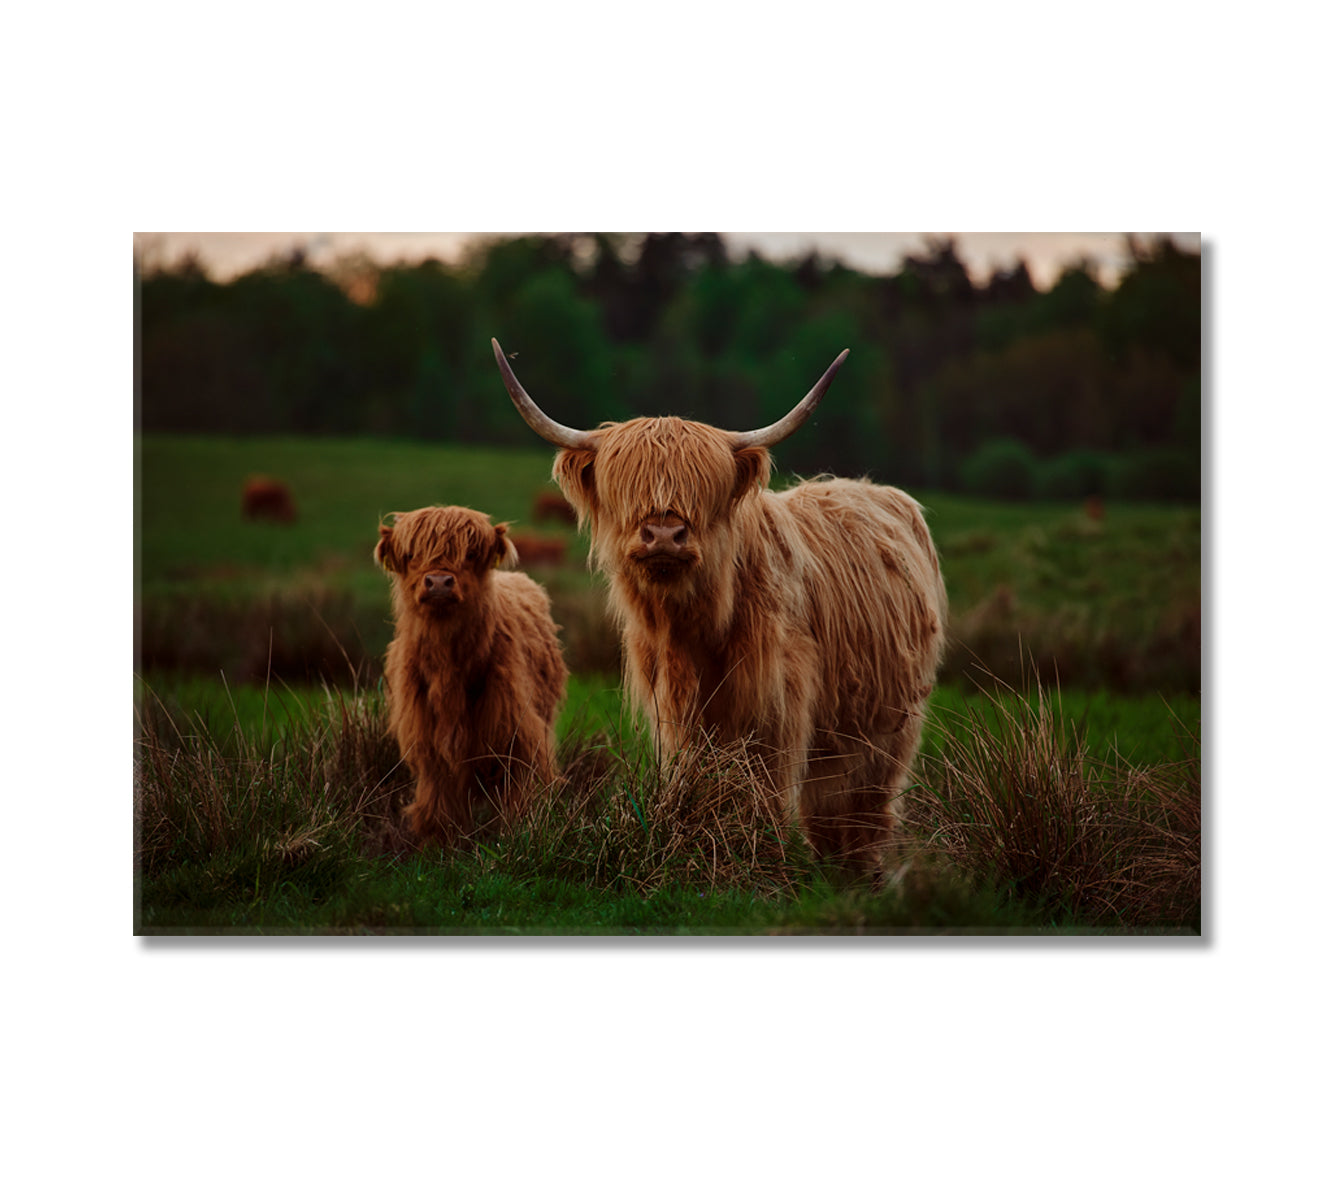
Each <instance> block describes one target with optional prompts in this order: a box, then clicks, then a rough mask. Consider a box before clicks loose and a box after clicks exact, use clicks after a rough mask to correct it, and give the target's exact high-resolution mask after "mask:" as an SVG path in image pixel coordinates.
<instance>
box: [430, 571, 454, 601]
mask: <svg viewBox="0 0 1334 1200" xmlns="http://www.w3.org/2000/svg"><path fill="white" fill-rule="evenodd" d="M422 587H424V588H425V589H426V591H427V592H429V593H433V594H435V595H441V596H443V595H448V594H449V593H450V592H452V591H453V590H454V576H453V575H443V574H442V575H427V576H426V577H425V578H424V579H423V580H422Z"/></svg>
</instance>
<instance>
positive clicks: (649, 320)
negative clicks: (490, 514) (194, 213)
mask: <svg viewBox="0 0 1334 1200" xmlns="http://www.w3.org/2000/svg"><path fill="white" fill-rule="evenodd" d="M1131 248H1132V250H1133V251H1134V261H1133V263H1132V265H1131V267H1130V270H1129V271H1128V273H1127V274H1126V275H1125V276H1124V277H1123V278H1122V279H1121V281H1120V282H1119V284H1118V285H1117V286H1116V287H1114V288H1111V289H1109V288H1105V287H1103V286H1102V285H1101V284H1100V283H1098V282H1097V281H1096V280H1095V279H1094V278H1093V277H1092V275H1091V274H1090V272H1089V270H1088V269H1087V268H1086V266H1084V265H1083V264H1072V265H1071V266H1069V267H1068V269H1067V270H1066V271H1065V273H1064V274H1063V275H1062V277H1061V278H1060V280H1059V281H1058V282H1057V283H1056V284H1055V285H1054V286H1053V287H1052V288H1051V289H1050V290H1049V291H1047V292H1040V291H1038V290H1036V289H1035V288H1034V286H1033V285H1032V283H1031V281H1030V279H1029V276H1028V272H1027V270H1026V269H1025V268H1023V267H1022V266H1020V267H1019V268H1017V269H1015V270H1012V271H1008V272H1001V273H997V274H996V275H994V276H993V277H992V278H991V279H990V280H988V281H986V282H985V283H983V284H976V283H974V282H973V281H972V280H970V278H969V276H968V274H967V272H966V271H965V270H964V268H963V266H962V264H961V263H960V261H959V259H958V257H957V256H956V254H955V251H954V247H953V245H952V243H950V242H948V241H942V242H938V243H935V244H933V245H932V247H931V248H930V250H929V251H928V252H927V253H925V254H923V255H921V256H918V257H910V258H908V259H907V260H905V262H904V263H903V265H902V267H901V269H900V270H899V272H898V273H897V274H894V275H890V276H883V277H881V276H871V275H866V274H863V273H861V272H858V271H854V270H850V269H848V268H847V267H844V266H842V265H841V264H839V263H837V262H829V261H824V260H821V259H818V258H814V257H812V258H808V259H807V260H805V261H803V262H800V263H794V264H787V265H779V264H774V263H770V262H767V261H765V260H763V259H761V258H759V257H755V256H752V257H750V258H747V259H746V260H744V261H741V262H735V261H731V260H729V259H728V258H727V256H726V255H725V253H724V249H723V245H722V242H721V240H720V239H719V238H718V237H717V235H714V234H696V235H684V234H650V235H648V236H646V237H643V238H637V237H633V236H630V235H592V234H580V235H562V236H559V237H540V236H529V237H522V238H509V239H503V240H499V241H493V242H489V243H478V244H477V245H475V246H474V247H473V249H472V252H471V253H470V254H469V255H468V256H467V257H466V258H465V260H464V261H463V262H461V263H459V264H458V265H445V264H442V263H440V262H436V261H428V262H425V263H421V264H417V265H407V264H401V265H398V266H394V267H387V268H382V267H377V266H375V265H373V264H372V263H370V262H368V261H365V260H347V261H344V262H342V263H340V264H339V265H338V266H337V267H336V268H335V269H333V270H332V271H331V272H330V273H329V274H324V273H321V272H317V271H314V270H311V269H309V268H308V267H307V266H306V265H305V264H304V262H302V261H301V260H300V259H299V258H298V259H294V260H283V261H277V262H274V263H272V264H270V265H269V266H267V267H265V268H263V269H260V270H255V271H252V272H250V273H248V274H246V275H243V276H241V277H240V278H238V279H235V280H233V281H231V282H228V283H220V282H216V281H213V280H211V279H210V278H209V277H208V276H207V275H205V274H204V272H203V271H202V270H201V269H199V267H198V266H197V264H194V263H191V262H189V261H186V262H183V263H179V264H175V265H172V266H156V267H153V268H151V269H148V270H146V271H145V272H144V273H143V274H142V275H141V277H140V278H139V279H138V309H137V311H138V324H139V358H138V379H139V418H140V423H141V428H143V429H144V430H150V431H163V432H166V431H170V432H209V433H233V434H236V433H244V434H254V433H283V432H286V433H302V434H313V433H318V434H342V435H349V434H374V435H388V436H409V437H413V438H416V439H432V440H439V439H448V440H451V441H456V442H464V443H477V442H489V443H496V444H510V445H515V446H530V445H531V444H532V435H531V433H530V432H529V431H528V430H527V429H526V428H524V427H523V425H522V424H521V423H520V422H519V421H518V420H516V418H515V416H514V413H513V411H512V410H511V408H510V406H509V404H508V402H507V401H506V399H505V396H504V392H503V390H502V389H501V387H500V385H499V382H498V380H497V377H496V370H495V364H494V362H493V360H492V357H491V350H490V338H491V337H492V336H495V337H498V338H499V339H500V341H501V343H502V344H503V345H504V347H505V349H506V350H507V351H508V352H510V353H511V354H512V355H514V356H516V357H515V362H516V368H517V369H518V371H519V373H520V376H521V378H522V379H523V381H524V383H525V385H526V386H527V387H528V389H529V390H530V391H531V392H532V393H533V395H534V396H535V397H536V398H537V399H538V401H539V403H540V404H542V405H543V407H545V408H546V409H547V410H548V411H549V412H551V413H552V415H553V416H556V417H557V418H558V419H560V420H561V421H564V422H565V423H567V424H571V425H577V426H593V425H596V424H597V423H599V422H601V421H604V420H615V419H619V418H623V417H626V416H630V415H633V414H637V413H676V414H678V415H681V416H690V417H694V418H697V419H700V420H705V421H709V422H710V423H712V424H715V425H720V426H723V427H728V428H749V427H753V426H758V425H763V424H766V423H768V422H769V421H771V420H773V419H775V418H776V417H777V416H778V415H780V414H781V413H782V412H784V411H786V409H787V408H789V407H790V406H791V405H792V404H793V403H795V401H796V400H797V399H799V398H800V397H801V396H802V395H804V394H805V392H806V390H807V389H808V388H809V387H810V386H811V384H812V383H813V382H814V381H815V380H816V379H817V378H818V377H819V374H820V373H821V371H823V370H824V368H825V367H826V366H827V365H828V363H829V362H830V361H831V360H832V359H833V357H834V356H835V355H836V354H837V353H838V352H839V351H840V350H841V349H843V348H844V347H845V346H846V347H851V348H852V351H853V353H852V355H851V356H850V357H849V359H848V361H847V363H846V365H845V366H844V368H843V370H842V372H841V373H840V376H839V379H838V383H837V386H836V388H835V389H834V391H833V392H831V394H830V398H829V399H828V400H827V401H826V402H825V404H824V406H823V407H822V409H821V412H820V414H819V417H818V418H817V419H816V420H815V421H813V422H811V423H810V424H809V425H808V426H807V427H806V428H805V429H803V430H802V431H800V432H799V433H798V434H797V435H796V436H795V437H794V438H793V439H792V440H791V442H790V444H789V445H787V446H785V447H784V459H785V462H786V463H787V465H788V467H789V468H790V469H792V470H794V471H797V472H799V473H801V474H814V473H816V472H819V471H831V472H834V473H836V474H851V475H862V474H870V475H872V476H873V477H875V478H877V479H879V480H881V481H882V482H893V483H899V484H904V485H908V486H913V487H921V486H927V487H943V488H960V487H962V488H967V489H969V490H972V491H974V492H976V493H977V494H983V495H997V496H1002V497H1009V498H1022V497H1027V496H1030V495H1034V494H1037V495H1044V496H1049V497H1052V498H1057V497H1060V498H1067V497H1071V496H1073V495H1074V494H1075V492H1076V491H1077V490H1078V491H1079V492H1080V493H1081V494H1084V495H1087V494H1091V493H1093V492H1099V493H1101V492H1106V493H1108V494H1111V495H1115V496H1119V497H1122V498H1131V497H1134V498H1141V499H1156V500H1187V501H1189V500H1193V499H1198V496H1199V489H1200V428H1201V420H1200V397H1201V389H1200V319H1201V288H1200V260H1199V256H1198V255H1191V254H1186V253H1183V252H1182V251H1181V250H1179V249H1178V248H1177V247H1175V246H1174V244H1173V243H1171V242H1170V241H1167V240H1164V241H1162V242H1158V243H1154V244H1152V245H1132V247H1131ZM1000 444H1005V445H1009V446H1010V447H1011V449H1010V450H1009V451H1007V454H1008V456H1009V458H1008V462H1007V464H1006V465H1004V468H1003V469H1001V466H1000V465H997V464H996V463H995V462H994V461H993V460H995V458H996V455H997V453H998V450H997V446H998V445H1000ZM1015 445H1017V446H1019V447H1020V448H1021V450H1020V452H1019V454H1018V455H1017V454H1016V452H1015V451H1014V449H1013V447H1014V446H1015ZM1020 455H1021V456H1022V457H1021V456H1020ZM1091 456H1097V457H1096V459H1095V458H1094V457H1091ZM1095 462H1096V465H1093V464H1095ZM988 463H991V464H992V466H991V467H990V468H989V469H984V468H986V465H987V464H988ZM1076 463H1077V464H1078V466H1076Z"/></svg>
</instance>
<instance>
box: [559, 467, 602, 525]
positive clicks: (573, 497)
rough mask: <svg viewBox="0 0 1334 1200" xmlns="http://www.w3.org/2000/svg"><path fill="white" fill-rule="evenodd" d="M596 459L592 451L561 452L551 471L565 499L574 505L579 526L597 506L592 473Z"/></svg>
mask: <svg viewBox="0 0 1334 1200" xmlns="http://www.w3.org/2000/svg"><path fill="white" fill-rule="evenodd" d="M596 458H597V452H596V451H594V450H562V451H561V452H560V453H559V454H558V455H556V463H555V466H553V467H552V469H551V474H552V475H553V476H554V478H555V480H556V483H557V484H558V485H559V486H560V490H561V491H562V492H564V493H565V499H567V500H568V501H569V502H570V503H571V504H573V505H574V511H575V512H576V513H577V514H578V516H579V524H580V525H581V526H582V525H583V524H584V522H586V521H587V520H588V517H589V514H590V513H591V512H592V511H593V509H594V508H595V507H596V506H597V479H596V477H595V475H594V472H593V462H594V460H595V459H596Z"/></svg>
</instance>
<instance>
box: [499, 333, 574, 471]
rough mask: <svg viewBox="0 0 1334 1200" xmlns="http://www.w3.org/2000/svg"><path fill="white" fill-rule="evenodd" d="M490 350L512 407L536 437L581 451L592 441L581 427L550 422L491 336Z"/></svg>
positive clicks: (568, 448)
mask: <svg viewBox="0 0 1334 1200" xmlns="http://www.w3.org/2000/svg"><path fill="white" fill-rule="evenodd" d="M491 349H492V350H493V351H494V352H495V355H496V366H498V367H499V368H500V375H501V378H502V379H504V381H505V388H506V390H507V391H508V392H509V394H510V399H511V400H513V401H514V407H515V408H517V409H518V410H519V416H521V417H522V418H523V419H524V420H525V421H527V422H528V424H529V426H530V427H531V429H532V431H533V432H534V433H535V434H537V435H538V437H542V438H545V439H546V440H547V441H549V442H550V443H551V444H552V445H553V446H564V447H565V449H567V450H583V449H585V448H587V447H589V446H591V445H592V444H593V435H592V434H591V433H588V432H586V431H585V430H582V429H571V428H570V427H569V426H568V425H562V424H561V423H560V422H559V421H553V420H552V419H551V418H550V417H549V416H547V414H546V413H544V412H543V411H542V410H541V409H540V408H538V407H537V405H536V404H534V403H533V400H532V397H531V396H529V395H528V393H527V392H525V391H524V390H523V384H521V383H520V382H519V381H518V380H517V379H516V378H515V377H514V372H513V371H512V370H510V364H509V360H508V359H507V358H506V357H505V352H504V351H503V350H502V349H501V348H500V343H499V342H498V341H496V339H495V338H492V339H491Z"/></svg>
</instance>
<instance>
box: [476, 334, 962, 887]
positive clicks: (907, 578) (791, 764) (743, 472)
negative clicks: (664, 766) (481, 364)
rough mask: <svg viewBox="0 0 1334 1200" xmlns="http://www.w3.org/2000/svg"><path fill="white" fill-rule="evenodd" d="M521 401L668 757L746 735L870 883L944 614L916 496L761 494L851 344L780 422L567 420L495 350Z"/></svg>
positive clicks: (870, 491) (792, 798)
mask: <svg viewBox="0 0 1334 1200" xmlns="http://www.w3.org/2000/svg"><path fill="white" fill-rule="evenodd" d="M492 347H493V349H494V351H495V356H496V362H497V364H498V365H499V367H500V371H501V375H502V376H503V378H504V380H505V386H506V388H507V390H508V391H509V394H510V397H511V399H512V400H513V401H514V404H515V407H516V408H518V410H519V412H520V414H521V415H522V416H523V417H524V420H525V421H527V423H528V424H529V425H530V426H531V427H532V429H533V430H534V431H535V432H537V433H538V434H539V435H541V436H542V437H543V438H545V439H546V440H547V441H549V442H551V443H553V444H555V445H557V446H559V447H561V450H560V453H559V454H557V456H556V460H555V464H554V468H553V476H554V478H555V480H556V482H557V483H558V484H559V485H560V487H561V490H562V491H563V492H564V493H565V495H566V496H567V497H568V498H569V500H570V501H571V503H572V504H573V505H574V507H575V510H576V511H577V512H578V514H579V518H580V521H581V522H582V523H584V524H586V525H588V526H589V527H590V528H591V535H592V558H593V560H594V561H595V562H596V564H597V566H598V567H599V569H600V570H601V571H602V572H603V573H604V574H605V575H607V576H608V577H609V579H610V584H611V590H610V607H611V610H612V615H613V617H614V618H615V619H616V621H617V623H618V624H619V626H620V628H621V634H622V641H623V645H624V650H625V669H626V677H627V685H628V690H629V692H630V693H631V695H632V696H633V697H634V699H635V701H636V702H637V704H638V706H639V707H640V708H641V709H642V710H643V712H644V713H645V714H646V716H647V718H648V720H649V722H650V724H651V726H652V727H653V730H654V733H655V737H656V740H657V743H658V746H659V747H660V750H661V751H662V752H664V753H671V752H673V751H675V750H676V749H678V748H679V747H681V746H682V745H683V744H684V743H685V742H686V741H687V740H688V739H689V738H691V737H692V735H694V734H695V733H696V732H697V731H703V732H705V733H707V734H709V735H710V736H713V737H715V738H718V739H720V740H725V741H729V742H730V741H733V740H736V741H744V742H745V743H747V744H748V745H749V747H750V749H751V752H752V753H753V754H754V755H755V756H756V757H757V760H758V761H759V763H760V764H761V765H762V766H763V768H764V769H765V771H766V772H767V776H768V779H769V780H770V782H771V784H772V795H773V798H774V800H775V801H776V803H777V804H778V805H779V806H780V807H781V809H782V811H783V812H785V813H786V815H787V816H788V817H789V818H790V819H793V820H799V821H800V822H801V824H802V826H803V827H804V829H805V831H806V834H807V836H808V838H809V839H810V841H811V843H812V845H813V846H814V848H815V849H816V851H817V852H818V853H819V854H820V855H821V856H822V857H825V858H833V859H841V860H843V861H846V862H848V863H849V864H850V865H853V866H855V867H856V868H857V869H858V870H862V871H866V872H868V873H870V874H871V875H873V876H875V875H878V874H879V872H880V870H881V866H882V863H883V859H884V854H885V851H886V848H887V846H888V845H889V842H890V839H891V835H892V833H893V830H894V826H895V820H896V817H897V815H898V811H899V808H900V806H901V803H902V790H903V786H904V783H905V780H906V778H907V776H908V773H909V770H910V768H911V766H912V762H913V759H914V757H915V755H916V752H917V747H918V743H919V741H920V739H921V732H922V725H923V721H924V718H925V711H926V704H927V700H928V698H929V696H930V694H931V690H932V687H933V686H934V683H935V677H936V671H937V668H938V665H939V661H940V657H941V653H942V649H943V643H944V630H945V619H946V607H947V602H946V596H945V585H944V581H943V580H942V578H941V574H940V566H939V562H938V559H937V557H936V550H935V546H934V545H933V543H932V540H931V535H930V533H929V531H928V530H927V526H926V522H925V521H924V520H923V518H922V511H921V508H920V506H919V505H918V504H917V502H916V501H915V500H913V499H912V498H911V497H910V496H908V495H906V494H905V493H903V492H901V491H899V490H897V489H896V488H892V487H882V486H877V485H875V484H872V483H870V482H868V481H866V480H849V479H832V478H821V479H816V480H811V481H808V482H804V483H801V484H799V485H797V486H795V487H793V488H791V489H789V490H787V491H783V492H773V491H770V490H769V489H768V486H767V485H768V481H769V472H770V458H769V447H771V446H774V445H776V444H777V443H778V442H780V441H782V440H783V439H784V438H786V437H788V436H789V435H790V434H792V433H793V432H794V431H795V430H796V429H797V428H798V427H799V426H800V425H801V423H802V422H803V421H804V420H805V419H806V418H807V417H808V416H809V415H810V413H811V412H812V411H813V410H814V408H815V406H816V405H817V404H818V403H819V402H820V399H821V398H822V397H823V395H824V393H825V391H826V390H827V388H828V387H829V384H830V382H831V380H832V379H833V376H834V373H835V372H836V371H837V370H838V368H839V367H840V366H841V365H842V363H843V360H844V358H846V357H847V353H848V352H847V351H846V350H845V351H844V352H843V353H842V354H841V355H839V357H838V358H837V359H836V360H835V361H834V363H833V364H832V365H831V366H830V367H829V369H828V370H827V371H826V372H825V374H824V376H823V377H822V378H821V379H820V381H819V382H818V383H817V384H816V386H815V387H814V388H813V389H812V390H811V392H810V393H809V394H808V395H807V396H806V398H805V399H804V400H803V401H802V402H801V403H800V404H798V405H797V406H796V408H794V409H793V410H792V411H791V412H790V413H788V415H787V416H786V417H784V418H783V419H782V420H781V421H778V422H776V423H775V424H773V425H770V426H768V427H766V428H764V429H759V430H755V431H752V432H749V433H729V432H725V431H723V430H720V429H715V428H713V427H712V426H710V425H704V424H700V423H698V422H695V421H686V420H682V419H679V418H676V417H652V418H637V419H634V420H629V421H624V422H620V423H607V424H603V425H602V426H600V427H599V428H597V429H593V430H577V429H571V428H569V427H568V426H564V425H560V424H558V423H557V422H555V421H553V420H552V419H551V418H550V417H548V416H546V414H544V413H543V412H542V411H541V410H540V409H539V408H538V407H537V405H536V404H534V403H533V401H532V400H531V399H530V398H529V396H528V394H527V393H526V392H525V391H524V390H523V387H522V386H521V385H520V384H519V381H518V380H517V379H516V378H515V375H514V372H513V370H512V369H511V368H510V366H509V363H508V361H507V360H506V359H505V356H504V354H503V353H502V352H501V350H500V346H499V344H498V343H497V342H495V340H494V339H493V340H492Z"/></svg>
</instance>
